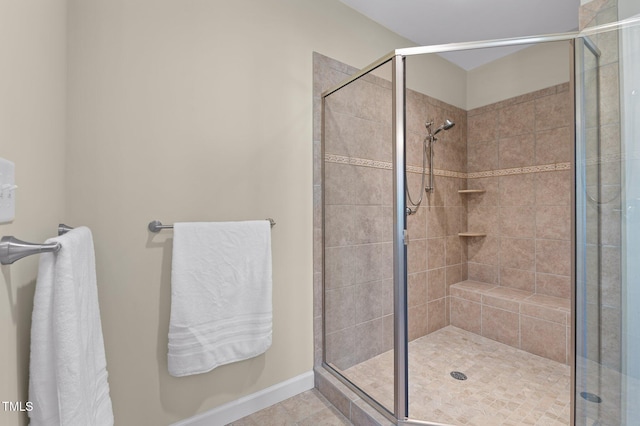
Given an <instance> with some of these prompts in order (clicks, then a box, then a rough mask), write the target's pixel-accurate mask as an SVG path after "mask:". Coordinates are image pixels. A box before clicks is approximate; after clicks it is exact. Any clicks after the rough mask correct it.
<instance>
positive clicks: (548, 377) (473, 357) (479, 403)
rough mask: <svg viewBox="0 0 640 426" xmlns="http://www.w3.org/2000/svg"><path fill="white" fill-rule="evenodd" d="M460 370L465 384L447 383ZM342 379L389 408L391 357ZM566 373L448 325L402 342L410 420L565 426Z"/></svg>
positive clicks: (561, 367)
mask: <svg viewBox="0 0 640 426" xmlns="http://www.w3.org/2000/svg"><path fill="white" fill-rule="evenodd" d="M452 371H459V372H462V373H464V374H465V375H466V376H467V380H456V379H454V378H453V377H451V375H450V373H451V372H452ZM344 374H345V375H346V377H348V378H350V379H351V380H352V381H353V382H354V383H356V384H357V385H358V386H360V387H361V388H362V389H363V390H364V391H366V392H367V393H369V395H371V396H372V397H373V398H375V399H376V400H377V401H379V402H381V403H382V404H383V405H385V406H386V407H393V352H391V351H389V352H386V353H384V354H381V355H379V356H377V357H375V358H372V359H370V360H367V361H365V362H363V363H361V364H358V365H355V366H353V367H351V368H349V369H347V370H345V371H344ZM570 380H571V372H570V367H569V366H568V365H565V364H561V363H559V362H556V361H552V360H549V359H546V358H542V357H540V356H537V355H533V354H530V353H528V352H525V351H522V350H520V349H516V348H513V347H511V346H507V345H504V344H502V343H498V342H496V341H493V340H490V339H487V338H485V337H482V336H478V335H476V334H473V333H470V332H467V331H465V330H462V329H459V328H456V327H453V326H448V327H445V328H443V329H440V330H438V331H436V332H433V333H431V334H429V335H427V336H425V337H421V338H419V339H416V340H414V341H412V342H411V343H409V415H410V417H411V418H413V419H416V420H425V421H431V422H439V423H447V424H452V425H469V426H471V425H478V426H480V425H482V426H484V425H488V426H497V425H504V426H507V425H545V426H555V425H568V424H569V421H570V409H571V404H570V393H571V386H570Z"/></svg>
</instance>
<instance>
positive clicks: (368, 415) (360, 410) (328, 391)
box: [314, 366, 395, 426]
mask: <svg viewBox="0 0 640 426" xmlns="http://www.w3.org/2000/svg"><path fill="white" fill-rule="evenodd" d="M314 373H315V387H316V389H318V391H319V392H320V393H321V394H322V395H323V396H324V397H325V398H327V400H328V401H329V402H330V403H331V404H332V405H333V406H334V407H335V408H336V409H337V410H338V411H340V412H341V413H342V415H344V416H345V417H346V418H347V419H348V420H349V421H350V422H351V423H353V424H354V425H355V426H395V423H393V422H391V421H389V420H388V419H387V418H386V417H384V416H383V415H382V414H380V413H378V412H377V411H376V410H375V409H374V408H373V407H371V406H370V405H369V404H368V403H367V402H366V401H364V400H362V399H361V398H360V397H359V396H358V395H357V394H356V393H354V392H353V391H351V390H350V389H349V388H348V387H347V386H346V385H344V384H343V383H342V382H340V380H338V379H337V378H335V377H334V376H333V374H331V373H330V372H329V371H327V370H326V369H325V368H324V367H322V366H316V367H315V368H314Z"/></svg>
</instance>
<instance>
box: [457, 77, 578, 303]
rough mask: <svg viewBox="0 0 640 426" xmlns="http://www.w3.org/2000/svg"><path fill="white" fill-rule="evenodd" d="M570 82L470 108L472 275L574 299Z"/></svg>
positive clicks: (469, 222)
mask: <svg viewBox="0 0 640 426" xmlns="http://www.w3.org/2000/svg"><path fill="white" fill-rule="evenodd" d="M571 100H572V98H571V94H570V92H569V84H568V83H566V84H562V85H558V86H553V87H550V88H547V89H543V90H539V91H536V92H532V93H529V94H527V95H523V96H518V97H515V98H511V99H508V100H505V101H501V102H498V103H495V104H491V105H487V106H484V107H481V108H478V109H474V110H472V111H469V114H468V117H469V118H468V125H469V128H468V139H467V149H468V153H467V159H468V160H467V161H468V163H467V164H468V172H469V174H468V177H469V179H468V180H467V187H468V188H469V189H483V190H486V192H485V193H479V194H469V195H467V208H468V219H467V220H468V228H469V229H468V230H469V231H470V232H483V233H486V237H477V238H468V239H467V244H468V248H467V249H468V268H469V273H468V276H469V279H470V280H474V281H480V282H485V283H489V284H497V285H500V286H504V287H510V288H514V289H517V290H524V291H527V292H531V293H537V294H543V295H548V296H554V297H561V298H566V299H568V298H569V297H570V296H571V288H570V286H571V277H570V275H571V228H570V226H571V185H572V177H571V173H572V172H571V170H570V167H571V163H570V162H571V156H572V129H571V125H572V124H573V115H572V108H571Z"/></svg>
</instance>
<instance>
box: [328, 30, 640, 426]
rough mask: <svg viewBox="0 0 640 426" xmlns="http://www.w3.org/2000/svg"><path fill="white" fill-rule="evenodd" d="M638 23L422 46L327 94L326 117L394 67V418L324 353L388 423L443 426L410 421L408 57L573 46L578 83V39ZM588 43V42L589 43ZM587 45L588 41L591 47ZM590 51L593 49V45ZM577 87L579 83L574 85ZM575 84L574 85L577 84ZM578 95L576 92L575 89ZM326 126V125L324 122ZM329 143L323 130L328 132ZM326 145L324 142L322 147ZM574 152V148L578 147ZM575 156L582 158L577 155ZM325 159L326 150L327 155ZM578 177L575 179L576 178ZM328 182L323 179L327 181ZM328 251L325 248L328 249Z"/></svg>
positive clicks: (396, 55)
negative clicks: (331, 106)
mask: <svg viewBox="0 0 640 426" xmlns="http://www.w3.org/2000/svg"><path fill="white" fill-rule="evenodd" d="M633 21H638V20H637V19H632V20H627V21H621V22H616V23H613V24H606V25H601V26H598V27H592V28H588V29H586V30H583V31H582V32H568V33H560V34H548V35H539V36H531V37H516V38H508V39H499V40H489V41H477V42H467V43H452V44H443V45H436V46H420V47H410V48H404V49H396V50H394V51H393V52H391V53H389V54H387V55H385V56H383V57H381V58H379V59H378V60H376V61H375V62H372V63H371V64H370V65H368V66H366V67H365V68H363V69H361V70H360V71H359V72H357V73H355V74H354V75H352V76H351V77H349V78H347V79H346V80H345V81H343V82H341V83H340V84H338V85H336V86H335V87H333V88H332V89H330V90H327V91H326V92H324V93H323V94H322V105H323V106H322V108H323V116H324V102H325V98H326V97H327V96H329V95H330V94H332V93H334V92H336V91H337V90H340V89H341V88H343V87H345V86H347V85H348V84H350V83H352V82H354V81H355V80H357V79H359V78H360V77H362V76H364V75H366V74H368V73H369V72H371V71H373V70H375V69H376V68H378V67H380V66H381V65H383V64H386V63H388V62H391V63H392V98H393V99H392V114H393V118H392V126H393V129H392V131H393V140H392V143H393V150H392V157H393V159H392V163H393V164H392V173H393V219H394V223H393V281H394V282H393V286H394V291H393V294H394V302H393V306H394V348H393V350H394V412H393V413H389V411H388V410H387V409H385V407H384V406H382V405H381V404H380V403H379V402H378V401H375V400H374V399H373V398H371V397H370V396H369V395H367V394H366V392H364V391H363V390H362V389H360V388H359V387H358V386H357V385H356V384H354V383H352V382H351V381H350V380H349V379H348V378H347V377H344V376H343V375H342V374H340V373H339V372H338V371H336V370H335V369H334V368H332V367H331V366H330V365H328V364H327V362H326V356H325V355H326V354H323V366H324V367H325V368H326V369H327V370H328V371H329V372H331V373H332V374H333V375H334V376H336V377H337V378H338V379H340V381H342V382H343V383H344V384H345V385H347V387H349V388H350V389H351V390H353V391H355V392H356V393H357V394H358V395H359V396H361V397H362V398H363V399H365V400H366V401H367V402H369V403H370V405H372V406H373V407H374V408H376V410H378V411H379V412H380V413H381V414H383V415H384V416H385V417H387V418H388V419H389V420H392V421H394V422H396V424H402V425H412V424H413V425H432V426H440V425H441V424H440V423H433V422H428V421H422V420H416V419H411V418H410V417H409V414H410V413H409V411H408V408H409V395H408V385H409V382H408V380H409V378H408V317H407V264H406V261H407V245H406V244H407V238H408V237H407V233H406V201H405V180H404V173H405V169H406V154H405V152H406V111H405V101H406V99H405V95H406V78H405V74H406V67H405V65H406V64H405V59H406V57H408V56H416V55H425V54H432V53H444V52H455V51H463V50H475V49H484V48H493V47H506V46H518V45H529V44H531V45H533V44H539V43H546V42H554V41H569V42H571V44H572V47H573V49H572V50H573V52H572V53H573V55H571V57H572V59H571V63H570V68H571V75H572V77H571V78H576V77H575V76H576V73H575V69H576V68H577V67H579V66H580V64H579V63H576V62H574V61H575V60H576V55H575V51H576V44H577V43H576V39H584V38H585V37H586V36H587V35H590V34H595V33H598V32H601V31H604V30H611V29H618V28H620V27H622V26H624V25H625V24H626V23H628V22H633ZM587 40H588V39H587ZM587 43H588V42H587ZM589 47H591V46H589ZM574 83H575V82H574ZM574 85H575V84H574ZM572 90H573V89H572ZM574 96H575V100H576V104H575V105H574V108H575V110H574V118H575V117H577V116H578V114H580V113H581V109H580V105H579V104H578V102H579V101H580V94H579V93H577V92H574ZM323 126H324V121H323ZM577 132H578V130H577V128H574V134H573V136H574V140H576V139H575V138H578V137H580V136H581V135H579V134H577ZM323 139H324V131H323ZM323 146H324V143H323ZM574 149H575V147H574ZM574 154H578V153H576V152H574ZM323 158H324V151H323ZM575 166H576V162H575V155H574V158H573V160H572V167H573V169H574V170H575V169H576V167H575ZM575 178H576V176H575V174H574V179H575ZM323 181H324V176H323ZM575 183H576V182H575V181H574V185H573V189H572V202H573V203H572V204H573V205H572V232H574V235H572V237H573V238H572V242H571V245H572V247H571V251H572V271H573V272H572V275H573V276H572V295H571V298H572V321H571V322H572V323H571V335H572V346H573V347H574V350H573V353H572V354H571V355H572V356H571V359H572V365H571V407H572V410H571V424H574V421H575V412H574V411H575V398H574V397H575V395H574V394H575V388H574V387H575V380H576V374H575V336H576V316H577V315H576V309H577V306H575V284H576V276H575V273H576V235H575V233H576V232H577V230H576V227H575V226H576V223H575V214H576V211H575V210H576V196H577V194H576V192H575V191H576V185H575ZM323 240H324V226H323ZM323 250H324V244H323ZM323 336H324V324H323Z"/></svg>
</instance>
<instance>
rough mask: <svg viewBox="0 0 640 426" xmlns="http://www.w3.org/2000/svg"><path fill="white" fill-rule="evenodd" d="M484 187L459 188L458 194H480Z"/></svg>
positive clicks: (484, 190)
mask: <svg viewBox="0 0 640 426" xmlns="http://www.w3.org/2000/svg"><path fill="white" fill-rule="evenodd" d="M483 192H487V190H486V189H459V190H458V194H482V193H483Z"/></svg>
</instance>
